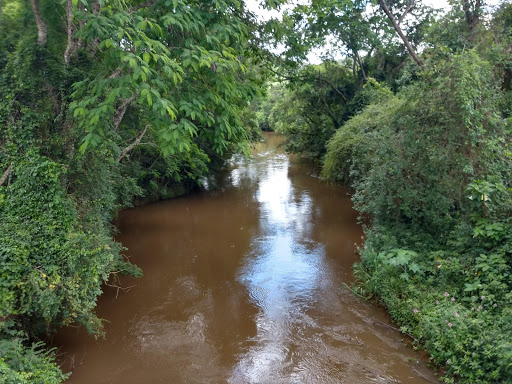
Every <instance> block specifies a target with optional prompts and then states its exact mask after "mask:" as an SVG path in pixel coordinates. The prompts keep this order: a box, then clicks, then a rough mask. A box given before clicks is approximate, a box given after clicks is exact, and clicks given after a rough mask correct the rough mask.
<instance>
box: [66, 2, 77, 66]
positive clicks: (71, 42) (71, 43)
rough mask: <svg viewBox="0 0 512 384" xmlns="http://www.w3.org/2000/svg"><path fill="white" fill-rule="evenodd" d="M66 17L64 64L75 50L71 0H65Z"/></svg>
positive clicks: (67, 63)
mask: <svg viewBox="0 0 512 384" xmlns="http://www.w3.org/2000/svg"><path fill="white" fill-rule="evenodd" d="M66 18H67V21H68V28H67V32H68V45H67V46H66V51H65V52H64V62H65V63H66V65H69V61H70V59H71V56H72V55H73V54H74V52H75V47H76V41H75V39H74V37H73V35H74V33H75V28H74V26H73V0H67V1H66Z"/></svg>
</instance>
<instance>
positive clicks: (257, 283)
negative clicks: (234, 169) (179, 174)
mask: <svg viewBox="0 0 512 384" xmlns="http://www.w3.org/2000/svg"><path fill="white" fill-rule="evenodd" d="M267 161H268V163H267V164H268V166H267V167H268V168H267V170H268V171H267V174H266V177H265V178H264V179H261V180H260V182H259V188H258V191H257V193H256V197H257V201H258V202H259V204H260V212H261V214H260V230H259V236H258V237H256V238H255V239H254V240H253V243H252V246H251V249H252V253H251V254H250V255H247V263H246V264H245V265H244V266H243V268H242V269H241V271H240V274H239V277H238V279H239V280H240V281H241V282H242V283H243V284H245V285H246V286H247V288H248V290H249V292H250V297H251V299H252V300H253V301H254V303H255V304H257V305H258V307H259V308H260V310H259V313H258V315H257V319H256V326H257V335H256V337H255V338H254V345H253V346H252V347H250V348H249V350H248V351H247V352H246V353H245V354H244V355H243V356H241V358H240V362H239V363H238V364H237V366H236V367H235V368H234V371H233V374H232V376H231V378H230V381H231V382H261V381H266V380H271V379H274V380H275V379H276V378H277V377H278V376H279V370H281V369H282V368H283V366H286V360H287V357H288V351H289V349H288V342H289V340H290V339H291V338H293V334H292V333H293V332H294V331H295V329H294V327H293V325H294V323H296V324H297V323H299V322H301V321H303V316H304V311H305V309H306V308H307V307H308V305H309V304H310V303H311V302H312V301H313V300H314V293H315V288H316V287H317V286H318V283H319V281H320V279H321V274H322V270H321V269H320V268H319V262H320V260H321V258H322V257H323V255H324V248H323V246H322V245H321V244H318V243H316V242H315V241H313V240H311V239H310V233H309V229H310V228H311V225H310V223H309V221H310V213H311V209H312V201H311V198H310V196H309V195H308V194H307V193H306V192H304V193H302V194H301V195H300V196H299V198H298V199H295V197H294V196H295V195H294V193H293V186H292V182H291V180H290V179H289V177H288V167H289V160H288V157H287V156H284V155H281V156H275V157H273V158H271V159H270V160H267ZM274 370H276V372H273V371H274Z"/></svg>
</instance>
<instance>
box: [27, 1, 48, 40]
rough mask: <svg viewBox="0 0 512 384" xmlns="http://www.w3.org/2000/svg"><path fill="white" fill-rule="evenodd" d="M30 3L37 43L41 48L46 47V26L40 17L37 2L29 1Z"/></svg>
mask: <svg viewBox="0 0 512 384" xmlns="http://www.w3.org/2000/svg"><path fill="white" fill-rule="evenodd" d="M30 3H31V4H32V11H33V12H34V17H35V18H36V24H37V43H38V44H39V45H40V46H41V47H44V46H45V45H46V38H47V37H48V25H47V24H46V21H45V20H44V19H43V17H42V16H41V10H40V9H39V2H38V0H30Z"/></svg>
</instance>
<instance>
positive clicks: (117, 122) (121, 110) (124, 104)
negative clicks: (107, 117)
mask: <svg viewBox="0 0 512 384" xmlns="http://www.w3.org/2000/svg"><path fill="white" fill-rule="evenodd" d="M133 100H135V95H134V94H133V95H131V97H130V98H129V99H124V100H123V102H122V103H121V105H120V106H119V108H117V111H116V113H115V114H114V131H117V130H118V129H119V125H120V124H121V121H122V120H123V117H124V114H125V113H126V109H127V108H128V106H129V105H130V104H131V103H132V102H133Z"/></svg>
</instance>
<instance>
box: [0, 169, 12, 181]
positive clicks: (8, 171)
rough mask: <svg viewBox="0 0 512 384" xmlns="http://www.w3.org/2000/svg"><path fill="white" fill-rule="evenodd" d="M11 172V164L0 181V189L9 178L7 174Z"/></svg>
mask: <svg viewBox="0 0 512 384" xmlns="http://www.w3.org/2000/svg"><path fill="white" fill-rule="evenodd" d="M11 171H12V164H11V165H9V167H7V170H6V171H5V172H4V175H3V176H2V178H1V179H0V187H1V186H2V184H3V183H5V182H6V181H7V178H8V177H9V174H10V173H11Z"/></svg>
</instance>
